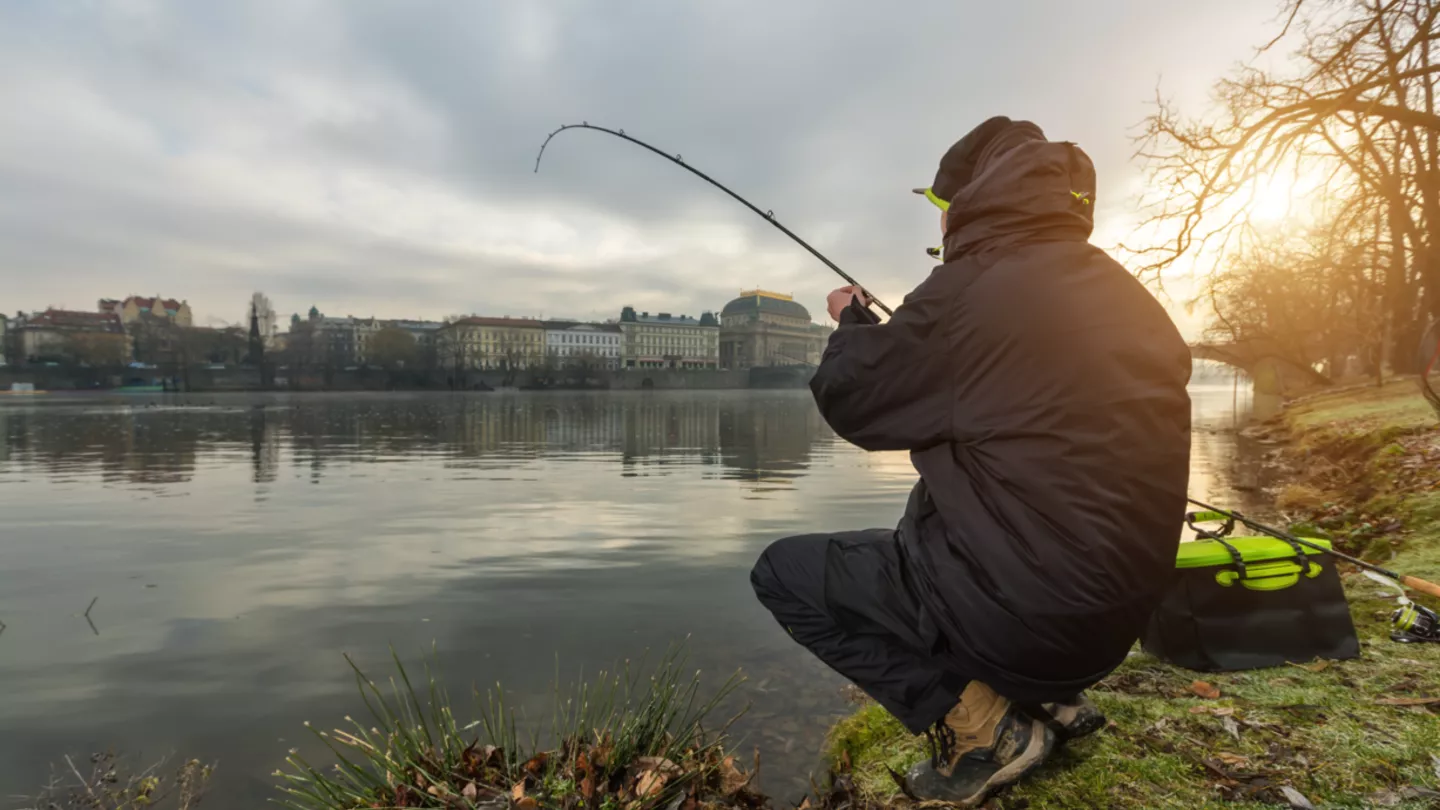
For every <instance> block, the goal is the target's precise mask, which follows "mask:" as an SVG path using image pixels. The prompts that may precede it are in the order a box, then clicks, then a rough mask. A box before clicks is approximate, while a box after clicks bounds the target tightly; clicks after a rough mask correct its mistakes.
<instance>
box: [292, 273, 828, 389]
mask: <svg viewBox="0 0 1440 810" xmlns="http://www.w3.org/2000/svg"><path fill="white" fill-rule="evenodd" d="M385 330H397V331H400V332H404V333H406V334H408V335H409V336H410V338H411V339H412V340H413V345H414V347H415V352H414V356H415V357H416V360H417V362H420V363H423V364H424V365H426V366H429V367H435V368H443V369H453V370H457V371H459V370H478V371H489V370H498V371H505V370H522V369H535V368H546V367H550V368H554V367H573V366H585V367H589V368H594V369H610V370H618V369H715V368H735V369H743V368H750V367H752V366H788V365H815V364H818V363H819V362H820V354H821V352H822V350H823V348H824V344H825V341H826V339H827V338H828V336H829V333H830V330H829V329H828V328H826V327H823V326H819V325H817V324H815V323H812V322H811V320H810V313H809V312H808V311H807V310H806V309H805V308H804V307H803V306H801V305H800V304H798V303H796V302H795V301H794V300H793V299H792V298H791V297H790V296H788V295H782V294H780V293H773V292H767V291H764V290H749V291H746V292H742V293H741V294H740V296H739V297H738V298H736V299H734V300H733V301H731V302H729V303H728V304H726V305H725V307H724V309H723V310H722V313H721V316H720V317H717V316H716V314H715V313H712V312H705V313H702V314H701V315H700V316H699V317H698V318H696V317H690V316H688V315H675V314H672V313H669V312H657V313H653V314H652V313H650V312H648V311H647V312H636V311H635V309H634V307H628V306H627V307H624V308H623V309H622V310H621V312H620V317H619V318H618V319H616V320H611V321H606V322H603V323H587V322H580V321H566V320H539V319H532V318H508V317H506V318H496V317H482V316H471V317H467V318H459V319H454V320H451V321H447V322H441V321H384V320H379V319H376V318H354V317H344V318H331V317H327V316H325V315H322V314H321V313H320V312H319V310H318V309H316V308H315V307H311V309H310V312H309V315H308V317H306V318H304V319H302V318H301V317H300V316H299V315H295V316H293V317H292V318H291V325H290V333H289V334H288V335H282V336H281V338H280V341H279V343H280V345H281V346H284V347H288V348H289V349H290V356H291V357H293V358H295V359H297V360H298V361H300V362H309V363H311V364H318V363H323V364H326V365H331V366H340V367H351V366H366V365H385V364H387V363H386V357H382V355H386V356H388V354H389V352H388V351H381V350H380V349H379V347H378V346H377V340H379V337H378V336H379V335H380V334H381V333H382V332H384V331H385Z"/></svg>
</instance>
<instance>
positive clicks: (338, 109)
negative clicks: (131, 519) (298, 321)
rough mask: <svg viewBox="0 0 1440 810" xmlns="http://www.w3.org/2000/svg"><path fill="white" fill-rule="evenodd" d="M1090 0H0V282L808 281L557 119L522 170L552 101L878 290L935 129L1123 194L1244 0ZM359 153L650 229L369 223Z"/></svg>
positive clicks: (402, 290)
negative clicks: (1006, 136)
mask: <svg viewBox="0 0 1440 810" xmlns="http://www.w3.org/2000/svg"><path fill="white" fill-rule="evenodd" d="M1102 5H1103V7H1100V8H1096V7H1094V4H1091V5H1077V4H1072V3H1059V2H1046V3H1036V4H1023V6H1022V4H1015V5H1014V6H1011V7H998V4H997V7H986V8H979V7H976V6H974V5H969V4H957V3H953V2H947V1H946V0H929V1H928V2H923V3H912V4H906V5H905V6H903V7H899V8H893V7H886V6H885V5H884V4H875V3H864V2H860V0H845V2H828V3H826V2H820V1H819V0H804V2H794V3H786V4H778V5H777V4H766V3H760V2H758V0H753V1H749V2H736V3H729V4H675V3H666V2H661V1H660V0H649V1H648V2H625V3H599V2H582V1H581V0H566V1H565V2H556V3H547V4H538V3H518V2H517V3H500V2H496V3H473V4H454V3H442V2H436V1H435V0H423V1H421V2H403V3H401V2H389V3H383V2H376V3H365V4H348V3H341V2H328V3H324V2H317V3H306V4H297V3H289V2H256V3H243V4H241V3H236V4H221V3H201V4H196V3H181V2H150V3H140V2H137V3H129V4H124V5H101V6H98V7H92V6H90V5H89V4H78V3H62V2H57V3H47V4H10V5H7V6H5V7H4V8H3V9H0V70H3V71H4V72H5V74H6V76H7V83H6V85H5V86H4V87H3V88H0V189H3V192H0V237H3V239H0V279H3V280H4V281H5V289H6V290H7V291H8V292H10V295H7V296H6V298H7V299H9V300H5V301H3V302H0V308H3V309H5V310H7V311H10V310H13V309H16V308H36V307H41V306H44V305H46V304H47V303H53V302H57V301H60V300H64V301H67V302H69V303H71V305H76V304H79V303H82V302H88V301H90V300H91V299H93V298H95V297H98V296H99V295H113V294H125V293H128V292H132V291H133V292H142V291H144V292H155V291H161V292H164V293H165V294H166V295H178V296H181V297H187V298H189V299H190V301H191V302H192V304H194V305H195V306H196V308H197V310H199V312H200V314H201V317H202V320H203V319H204V317H205V316H206V315H207V314H219V315H221V316H222V317H225V318H231V317H233V311H234V310H237V309H239V308H240V307H241V306H243V301H244V299H245V298H246V296H247V295H248V292H249V291H250V290H252V289H256V288H259V289H265V290H267V291H268V292H269V293H270V294H271V296H272V298H275V299H276V304H277V306H278V308H279V309H280V310H281V311H284V312H289V311H294V310H300V309H304V308H307V307H308V306H309V305H310V304H311V303H312V302H313V303H316V304H318V305H319V306H321V308H322V309H325V310H326V311H353V312H355V313H356V314H359V313H361V312H366V313H368V312H372V311H373V312H374V313H375V314H377V315H381V316H396V317H398V316H405V315H413V316H428V317H438V316H440V315H443V314H446V313H447V312H450V311H454V310H456V309H457V308H464V309H470V308H474V309H477V310H480V311H485V312H496V313H498V312H504V311H510V312H516V313H518V312H538V311H545V312H547V313H556V314H560V313H573V314H579V315H584V314H586V313H587V312H589V311H591V310H596V309H602V308H604V309H610V310H613V309H615V308H617V307H618V306H619V305H621V304H622V303H625V302H643V304H644V305H645V306H648V307H651V308H660V307H661V306H662V305H663V306H664V308H666V309H672V310H676V311H689V312H698V311H700V310H701V309H703V308H710V307H714V306H718V305H719V304H721V303H723V301H724V300H725V299H726V298H728V297H729V296H730V295H732V294H733V292H734V291H735V290H736V289H739V288H740V287H741V286H748V285H749V284H752V283H755V284H761V285H763V286H770V287H780V288H782V289H785V290H787V291H792V292H794V293H795V294H796V295H797V296H798V297H800V299H801V300H802V302H804V303H806V305H807V306H809V307H810V308H811V310H812V311H813V312H816V313H817V314H818V311H819V309H820V307H821V306H822V302H823V296H824V294H825V292H826V291H827V290H829V289H830V288H831V287H833V286H835V284H836V281H837V280H836V279H835V278H834V277H833V276H832V275H831V274H829V272H828V271H827V270H825V268H824V267H823V266H822V265H820V264H818V263H817V262H815V261H814V260H813V259H812V258H811V257H809V256H808V255H806V254H805V253H804V252H803V251H801V250H800V249H798V248H797V247H795V246H793V245H790V244H788V242H787V240H785V239H784V237H783V236H782V235H780V234H778V233H777V232H775V231H773V230H772V229H771V228H769V226H767V225H766V224H765V223H763V222H760V221H759V220H758V219H756V218H755V217H754V216H753V215H752V214H751V213H750V212H748V211H745V210H744V209H743V208H741V207H740V206H738V205H735V204H734V203H733V202H731V201H730V200H728V199H727V198H725V197H724V196H723V195H721V194H720V193H719V192H718V191H716V190H714V189H712V188H710V187H708V186H706V185H705V184H703V183H701V182H700V181H699V180H697V179H696V178H693V177H690V176H688V175H686V174H685V173H684V172H682V171H681V170H680V169H678V168H677V167H675V166H672V165H669V164H666V163H665V162H663V161H660V160H658V159H656V158H655V157H654V156H652V155H648V154H646V153H644V152H643V151H642V150H639V149H637V148H636V147H634V146H632V145H630V144H626V143H622V142H620V141H616V140H613V139H609V138H608V137H606V136H601V135H598V134H595V133H587V132H575V133H566V134H564V135H562V136H561V137H560V138H558V139H557V140H556V141H555V142H554V143H553V144H552V146H551V150H550V151H549V152H548V153H547V155H546V161H545V165H544V167H543V168H542V170H541V172H540V173H539V174H538V175H537V174H534V173H533V172H532V169H533V167H534V160H535V154H536V151H537V149H538V148H539V145H540V142H541V141H542V140H543V138H544V136H545V134H546V133H548V132H550V131H551V130H553V129H554V128H555V127H556V126H558V125H559V124H562V123H568V122H577V121H581V120H589V121H591V122H592V123H597V124H604V125H608V126H613V127H623V128H625V129H626V130H627V131H628V132H630V133H632V134H635V135H636V136H638V137H641V138H645V139H647V140H651V141H653V142H654V143H655V144H656V145H657V146H659V147H661V148H664V149H668V150H673V151H676V152H679V153H681V154H683V155H685V157H686V159H687V161H689V162H692V163H693V164H695V165H696V166H697V167H699V168H701V169H702V170H704V171H706V172H708V173H710V174H712V175H713V176H715V177H716V178H717V179H720V180H721V181H722V182H725V183H727V184H729V185H731V186H732V187H733V188H735V189H736V190H737V191H739V192H740V193H742V194H744V195H746V196H748V197H750V198H751V199H753V201H754V202H755V203H756V204H757V205H759V206H760V207H761V208H769V209H774V211H775V212H776V214H777V216H779V217H780V219H781V220H782V221H784V222H785V223H786V224H787V225H788V226H789V227H791V228H792V229H793V230H795V231H796V232H797V233H800V234H801V235H802V236H805V237H806V238H807V239H810V240H811V241H812V242H813V243H814V244H815V245H816V247H817V248H819V249H820V250H822V251H825V252H826V253H827V254H829V255H831V257H832V258H833V259H834V260H835V261H836V262H838V263H839V264H840V265H841V266H842V267H845V268H846V269H847V270H849V271H850V272H851V273H852V274H853V275H855V276H857V277H858V278H860V279H861V281H862V282H864V283H866V284H867V285H869V286H871V287H872V288H874V289H875V290H877V291H881V292H883V293H884V294H885V295H886V296H887V297H889V298H891V299H898V298H899V297H900V296H901V295H903V293H904V292H905V290H907V289H908V288H909V287H910V286H912V285H913V284H914V283H916V282H917V281H918V280H919V279H920V278H922V277H923V276H924V274H925V273H926V272H928V270H929V261H928V259H927V258H926V257H925V256H924V255H923V254H922V253H921V250H922V249H923V248H924V247H925V246H927V245H930V244H933V243H934V242H935V241H936V239H935V235H936V228H937V224H936V216H935V214H934V212H933V210H932V209H930V208H929V207H928V206H926V205H925V204H923V203H922V202H919V201H917V199H916V198H914V197H913V196H912V195H910V194H909V193H908V189H909V188H910V187H912V186H914V185H918V184H921V183H923V182H925V181H926V180H927V179H928V178H929V176H930V174H931V173H932V172H933V165H934V161H935V159H936V158H937V156H938V155H939V154H940V152H941V151H943V150H944V149H945V148H946V147H947V146H948V145H949V143H950V142H951V141H953V140H954V138H956V137H958V135H959V134H961V133H962V132H963V131H964V130H965V129H967V128H968V127H970V126H972V125H973V124H974V123H976V122H977V121H979V120H981V119H983V118H984V117H985V116H988V115H991V114H996V113H1002V114H1008V115H1012V116H1016V117H1029V118H1032V119H1033V120H1036V121H1037V122H1039V123H1040V124H1041V125H1042V126H1044V127H1045V128H1046V130H1047V132H1049V133H1050V134H1051V136H1052V137H1056V138H1066V139H1073V140H1076V141H1078V142H1080V143H1081V144H1082V145H1083V146H1085V147H1086V148H1087V150H1088V151H1089V152H1090V153H1091V154H1092V156H1093V157H1094V158H1095V160H1096V162H1097V165H1098V167H1099V169H1100V172H1101V182H1102V188H1101V202H1102V208H1101V212H1100V213H1101V215H1102V217H1109V218H1116V219H1123V218H1124V217H1126V216H1128V215H1129V211H1128V207H1129V201H1128V199H1126V198H1125V197H1124V195H1122V194H1121V193H1120V192H1121V190H1122V189H1124V188H1126V187H1127V185H1128V184H1129V183H1130V182H1131V181H1132V180H1133V177H1134V172H1135V169H1134V167H1133V166H1131V165H1129V163H1128V161H1127V158H1128V155H1129V151H1130V148H1131V145H1130V143H1129V142H1128V140H1127V138H1126V135H1127V130H1128V128H1129V127H1130V126H1131V125H1133V124H1134V123H1135V121H1137V120H1138V119H1139V118H1140V117H1141V116H1143V115H1144V113H1145V108H1144V106H1143V102H1144V100H1145V99H1146V97H1147V96H1148V95H1149V94H1150V92H1151V90H1152V88H1153V86H1154V83H1155V81H1156V78H1157V76H1158V75H1160V74H1161V73H1165V74H1167V76H1169V77H1170V78H1169V79H1168V80H1167V81H1168V82H1169V84H1168V86H1171V87H1176V88H1177V89H1178V90H1180V91H1181V92H1182V93H1188V94H1190V95H1192V96H1196V97H1198V95H1199V94H1200V93H1201V92H1203V91H1204V89H1205V87H1206V86H1207V85H1208V83H1209V81H1210V80H1211V79H1212V78H1213V77H1214V76H1215V75H1216V74H1218V73H1219V72H1220V71H1222V70H1224V69H1225V68H1226V67H1227V66H1228V64H1229V63H1230V62H1232V61H1233V60H1235V59H1237V58H1244V57H1246V56H1247V55H1248V50H1247V49H1248V48H1249V46H1250V45H1251V44H1253V43H1255V42H1258V41H1261V40H1263V39H1264V37H1265V34H1266V33H1267V32H1268V29H1267V28H1265V27H1264V24H1265V23H1266V22H1267V20H1268V19H1269V18H1270V16H1271V12H1273V10H1270V9H1256V8H1254V5H1255V4H1253V3H1251V2H1244V3H1242V2H1241V0H1229V1H1228V2H1226V3H1220V4H1212V5H1211V6H1207V7H1205V8H1204V9H1203V10H1201V9H1199V8H1197V7H1193V6H1189V5H1184V4H1180V3H1142V2H1138V0H1137V1H1136V2H1130V1H1129V0H1126V2H1116V3H1110V4H1102ZM251 174H253V178H254V182H255V183H256V184H259V186H260V187H258V188H255V187H249V186H247V185H246V179H247V175H251ZM357 183H358V184H359V185H360V187H361V188H362V189H368V190H374V189H379V191H375V192H374V193H375V194H382V193H394V194H395V195H396V196H395V198H394V199H395V201H396V202H395V204H397V205H398V204H400V202H398V201H400V200H410V199H413V198H414V197H415V195H414V194H413V193H412V192H414V191H415V189H423V190H425V191H426V193H427V194H430V195H431V196H430V197H421V198H420V199H421V200H422V203H416V205H417V206H421V205H423V204H429V203H425V202H424V201H426V200H429V201H431V202H433V200H436V199H441V200H444V201H446V204H447V205H451V204H454V205H460V204H461V203H467V202H468V204H473V205H474V206H476V207H477V210H499V211H502V212H503V213H504V214H505V215H506V216H508V217H510V219H508V220H506V227H507V228H508V227H512V226H513V223H514V222H520V221H525V220H526V219H527V218H530V219H535V220H536V221H540V220H542V219H544V218H546V217H549V218H552V219H553V218H558V219H559V220H561V221H562V222H575V223H581V222H584V223H589V224H587V225H586V226H585V227H584V228H581V229H580V232H584V233H588V234H590V235H591V236H593V235H594V234H595V233H599V232H606V228H611V229H613V228H614V227H624V228H627V229H629V230H628V232H629V233H630V234H632V235H633V236H635V237H636V238H639V239H642V240H653V241H654V242H656V243H664V244H666V245H667V247H666V248H665V249H664V251H662V255H659V256H658V257H657V256H655V255H648V254H646V255H637V256H636V257H635V258H633V260H631V261H619V260H616V259H614V258H613V257H611V258H607V259H603V260H602V259H601V258H599V254H595V255H596V258H595V260H594V262H593V271H594V272H593V274H591V276H588V277H585V276H583V274H579V273H577V272H576V270H575V268H574V267H571V266H568V265H566V266H561V265H560V264H557V263H556V262H555V261H553V260H550V259H547V258H546V257H547V256H554V255H556V253H557V251H559V252H562V253H565V254H567V255H568V254H573V255H579V256H584V255H586V252H587V250H589V249H590V248H591V247H592V246H591V245H587V244H582V243H576V244H570V245H565V246H564V247H563V248H562V247H558V246H557V245H555V244H554V243H553V237H552V242H551V243H549V244H543V245H542V244H539V243H537V244H535V245H533V247H534V250H533V251H531V253H532V254H533V255H531V256H530V258H519V257H517V256H516V255H515V248H516V245H517V244H528V242H527V241H526V240H527V239H530V237H522V236H514V235H506V239H505V240H503V241H504V242H505V244H501V243H500V242H497V241H495V240H496V238H497V237H495V236H494V235H490V236H484V237H483V238H481V237H478V236H474V234H486V233H488V232H487V231H486V230H485V228H486V225H487V223H484V222H474V223H473V225H472V224H471V223H470V222H466V221H464V219H463V216H462V215H461V214H462V213H463V210H462V211H461V212H460V213H457V212H456V211H448V212H446V213H445V217H444V218H442V217H441V216H440V215H439V214H436V215H435V222H436V223H437V224H436V225H435V226H434V227H435V232H434V233H433V234H430V233H428V232H427V231H426V229H425V228H424V227H421V226H420V225H418V224H417V222H415V221H409V222H407V227H408V228H409V230H406V231H405V232H404V233H401V234H396V233H390V232H389V231H388V230H387V228H388V226H389V224H390V223H389V222H387V221H386V220H388V219H390V215H389V213H390V212H388V211H385V210H383V209H382V210H378V211H377V210H374V209H373V203H371V202H368V201H367V202H366V203H365V204H367V205H372V207H371V208H365V207H363V206H361V205H360V204H359V203H357V202H356V199H357V192H354V191H353V189H352V188H351V186H353V185H355V184H357ZM266 184H271V185H266ZM360 196H361V197H363V194H361V195H360ZM375 199H381V198H380V197H375ZM378 204H380V205H383V204H384V203H383V202H382V203H378ZM297 210H305V211H309V212H310V213H309V214H306V215H301V214H299V213H297ZM457 210H460V209H457ZM428 213H429V212H428V211H427V210H425V209H423V207H421V208H417V209H416V210H414V211H398V210H397V211H395V212H394V214H395V215H396V216H397V217H404V216H410V217H412V219H416V220H418V221H419V222H421V223H423V222H424V219H425V217H426V216H427V214H428ZM363 217H371V218H372V219H370V220H365V219H363ZM597 222H600V223H604V222H608V223H609V224H608V225H604V224H595V223H597ZM695 223H706V224H711V225H714V226H716V227H718V228H722V229H725V230H726V232H727V233H728V232H731V231H733V232H734V233H735V234H738V235H739V236H737V237H735V238H736V239H738V240H739V241H738V242H736V243H735V246H736V247H738V248H741V249H743V251H744V255H743V258H736V257H734V256H725V255H721V254H719V253H716V252H714V251H711V250H708V249H707V248H706V247H705V245H704V243H703V242H700V241H695V242H694V243H693V244H690V243H688V242H686V241H685V240H684V239H678V238H677V237H676V236H675V235H676V234H678V233H681V232H682V230H681V229H682V228H684V227H685V226H687V225H693V224H695ZM432 237H433V238H432ZM466 240H470V241H471V242H475V243H471V244H467V246H466V247H464V248H457V247H455V243H456V242H457V241H461V242H463V241H466ZM477 240H478V241H477ZM312 299H314V300H313V301H312ZM665 302H668V303H665ZM637 305H640V304H637Z"/></svg>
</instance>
